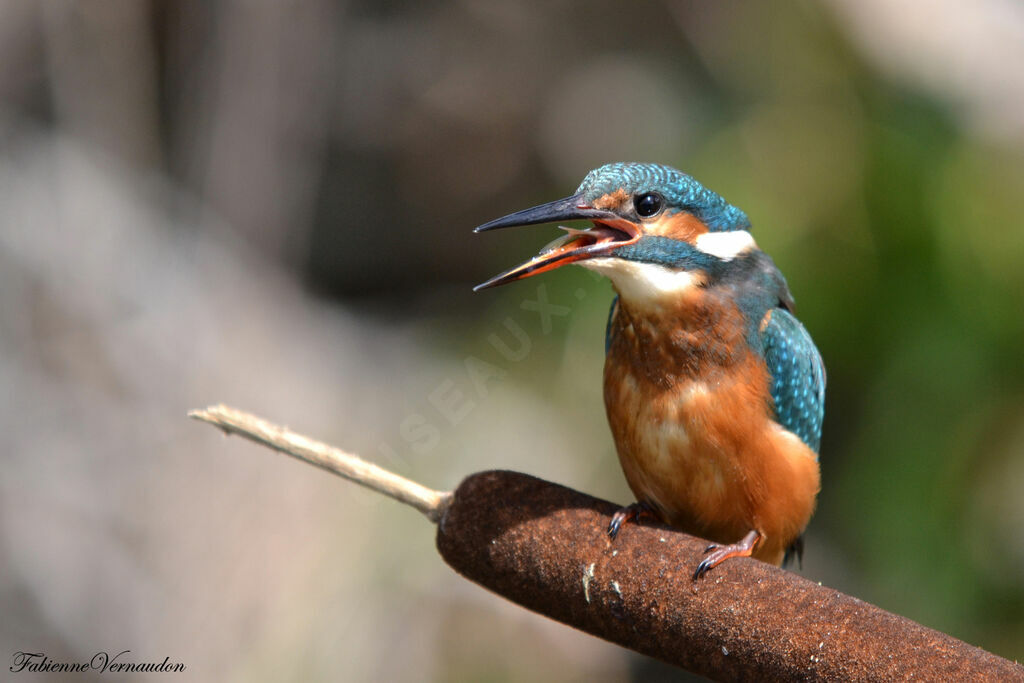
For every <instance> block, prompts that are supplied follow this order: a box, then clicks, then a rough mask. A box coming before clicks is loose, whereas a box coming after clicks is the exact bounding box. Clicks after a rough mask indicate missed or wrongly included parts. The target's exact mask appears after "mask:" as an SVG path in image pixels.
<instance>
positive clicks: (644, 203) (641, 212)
mask: <svg viewBox="0 0 1024 683" xmlns="http://www.w3.org/2000/svg"><path fill="white" fill-rule="evenodd" d="M664 203H665V200H664V199H662V198H661V195H660V194H658V193H657V192H647V193H646V194H638V195H637V196H636V197H633V207H634V208H635V209H636V213H637V215H638V216H641V217H643V218H650V217H651V216H653V215H654V214H656V213H658V212H659V211H661V207H662V205H664Z"/></svg>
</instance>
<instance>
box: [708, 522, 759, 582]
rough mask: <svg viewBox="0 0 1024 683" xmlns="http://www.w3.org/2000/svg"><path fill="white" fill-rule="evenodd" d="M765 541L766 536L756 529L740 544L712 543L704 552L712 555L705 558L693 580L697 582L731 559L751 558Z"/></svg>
mask: <svg viewBox="0 0 1024 683" xmlns="http://www.w3.org/2000/svg"><path fill="white" fill-rule="evenodd" d="M763 539H764V534H762V533H761V532H760V531H757V530H756V529H755V530H753V531H751V532H750V533H748V534H747V535H746V536H744V537H743V538H742V539H741V540H740V542H739V543H733V544H731V545H718V544H717V543H712V544H711V545H709V546H708V547H707V548H706V549H705V550H704V553H705V554H707V553H711V554H710V555H708V556H707V557H705V558H704V559H703V560H702V561H701V563H700V564H698V565H697V570H696V571H695V572H693V580H694V581H696V580H697V579H699V578H700V577H702V576H704V575H705V574H707V573H708V572H709V571H711V569H712V568H713V567H717V566H718V565H720V564H722V563H723V562H725V561H726V560H728V559H729V558H730V557H750V556H751V555H752V554H753V553H754V548H756V547H757V544H758V543H760V542H761V541H762V540H763Z"/></svg>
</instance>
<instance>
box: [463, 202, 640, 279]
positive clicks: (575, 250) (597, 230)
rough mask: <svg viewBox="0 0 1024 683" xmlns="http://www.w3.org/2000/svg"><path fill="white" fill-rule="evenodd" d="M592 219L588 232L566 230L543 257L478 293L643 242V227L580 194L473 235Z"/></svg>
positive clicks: (503, 220) (496, 222) (511, 216)
mask: <svg viewBox="0 0 1024 683" xmlns="http://www.w3.org/2000/svg"><path fill="white" fill-rule="evenodd" d="M581 218H583V219H590V220H592V221H593V222H594V226H593V227H592V228H588V229H587V230H573V229H571V228H564V229H565V230H566V231H567V233H568V234H566V235H565V236H563V237H562V238H560V239H558V240H555V241H554V242H552V243H551V244H549V245H548V246H547V247H545V248H544V249H543V250H542V251H541V253H540V254H538V255H537V256H535V257H533V258H532V259H530V260H529V261H527V262H525V263H521V264H520V265H518V266H516V267H515V268H512V269H510V270H506V271H505V272H504V273H501V274H500V275H496V276H494V277H492V278H491V279H490V280H488V281H487V282H484V283H481V284H479V285H477V286H476V287H474V288H473V290H474V291H480V290H481V289H487V288H488V287H496V286H498V285H503V284H505V283H506V282H513V281H515V280H521V279H523V278H524V277H530V276H531V275H538V274H540V273H544V272H547V271H549V270H552V269H554V268H558V267H560V266H564V265H566V264H569V263H575V262H576V261H582V260H584V259H588V258H594V257H597V256H606V255H608V254H609V253H610V252H611V251H612V250H614V249H615V248H617V247H621V246H622V245H624V244H632V243H634V242H636V241H637V240H638V239H640V233H641V230H640V227H639V226H638V225H637V224H636V223H633V222H632V221H630V220H627V219H625V218H622V217H621V216H619V215H618V214H615V213H613V212H611V211H606V210H604V209H595V208H593V207H592V206H589V205H588V204H587V202H586V201H585V200H584V199H583V198H582V197H580V196H579V195H573V196H572V197H566V198H565V199H558V200H555V201H553V202H548V203H547V204H541V205H540V206H535V207H533V208H532V209H524V210H522V211H516V212H515V213H510V214H509V215H507V216H503V217H502V218H499V219H497V220H493V221H491V222H489V223H484V224H483V225H481V226H480V227H478V228H476V229H475V230H474V231H473V232H484V231H486V230H497V229H499V228H512V227H517V226H520V225H534V224H537V223H551V222H554V221H571V220H578V219H581Z"/></svg>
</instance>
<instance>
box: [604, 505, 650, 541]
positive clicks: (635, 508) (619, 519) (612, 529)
mask: <svg viewBox="0 0 1024 683" xmlns="http://www.w3.org/2000/svg"><path fill="white" fill-rule="evenodd" d="M655 516H656V515H655V512H654V508H652V507H651V506H650V505H648V504H647V503H644V502H639V503H631V504H630V505H627V506H626V507H624V508H622V509H620V510H619V511H618V512H616V513H615V514H614V515H612V521H611V522H609V523H608V536H609V537H610V538H611V539H612V540H615V537H616V536H618V535H619V531H620V530H621V529H622V525H623V524H625V523H626V522H629V521H631V520H638V519H640V518H641V517H655Z"/></svg>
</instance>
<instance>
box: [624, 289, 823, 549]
mask: <svg viewBox="0 0 1024 683" xmlns="http://www.w3.org/2000/svg"><path fill="white" fill-rule="evenodd" d="M743 332H744V329H743V322H742V318H741V316H740V314H739V311H738V310H736V308H735V306H734V305H732V304H731V302H728V301H726V300H719V299H716V298H715V296H714V294H713V293H710V294H709V293H706V292H705V293H703V294H701V295H700V296H697V297H691V298H690V299H689V300H687V301H681V302H680V304H679V306H678V307H673V308H670V309H658V310H650V309H648V310H644V311H643V312H642V313H641V312H638V311H636V310H631V308H630V306H629V304H628V303H626V302H621V301H620V304H619V309H618V312H617V314H616V316H615V319H614V320H613V321H612V335H611V344H610V347H609V351H608V357H607V360H606V363H605V381H604V394H605V407H606V409H607V412H608V421H609V423H610V425H611V429H612V434H613V436H614V437H615V443H616V448H617V450H618V454H619V460H620V462H621V464H622V468H623V471H624V472H625V475H626V479H627V481H628V482H629V485H630V487H631V488H632V490H633V492H634V493H635V494H636V496H637V498H638V500H642V501H646V502H648V503H650V504H651V505H653V506H654V507H655V508H656V509H658V510H659V511H660V512H661V513H662V515H663V517H664V518H665V520H666V521H667V522H669V523H670V524H672V525H674V526H677V527H679V528H681V529H683V530H685V531H688V532H690V533H694V534H697V535H700V536H702V537H704V538H708V539H710V540H713V541H716V542H720V543H732V542H735V541H737V540H739V539H740V538H741V537H742V536H743V535H744V534H746V533H747V532H748V531H750V530H751V529H757V530H758V531H760V532H761V533H762V534H764V535H765V537H766V539H765V541H763V542H762V544H761V545H760V546H759V547H758V550H757V552H756V553H755V557H759V558H760V559H764V560H766V561H770V562H775V563H778V562H780V561H781V559H782V553H783V551H784V550H785V548H786V547H787V546H788V545H789V543H791V542H792V541H793V539H795V538H796V537H797V536H798V535H799V534H800V533H801V531H802V530H803V528H804V527H805V526H806V524H807V521H808V520H809V519H810V515H811V512H812V511H813V508H814V499H815V496H816V494H817V490H818V466H817V462H816V461H815V458H814V454H813V452H811V451H810V449H808V448H807V446H805V445H804V444H803V443H802V442H801V441H800V440H799V439H797V438H796V437H795V436H793V435H792V434H790V433H789V432H787V431H785V430H783V429H782V428H781V427H780V426H779V425H777V424H776V423H775V422H774V421H773V419H772V409H771V408H772V406H771V396H770V393H769V380H768V372H767V369H766V368H765V365H764V362H763V360H762V359H761V357H760V355H759V354H757V353H755V352H754V351H753V350H751V349H749V348H748V347H747V346H746V343H745V339H744V336H743Z"/></svg>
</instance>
